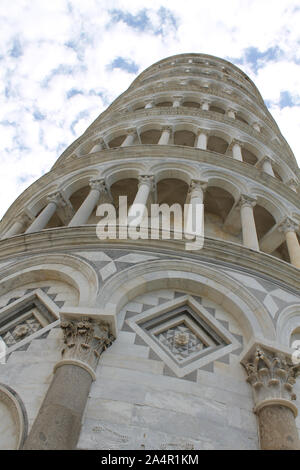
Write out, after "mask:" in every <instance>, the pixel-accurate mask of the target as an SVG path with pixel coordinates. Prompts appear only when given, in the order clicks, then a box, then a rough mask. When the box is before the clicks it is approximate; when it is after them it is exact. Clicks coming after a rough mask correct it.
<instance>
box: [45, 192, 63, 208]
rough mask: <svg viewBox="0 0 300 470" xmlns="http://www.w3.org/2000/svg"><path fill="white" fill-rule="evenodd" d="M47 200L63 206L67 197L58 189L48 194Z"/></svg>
mask: <svg viewBox="0 0 300 470" xmlns="http://www.w3.org/2000/svg"><path fill="white" fill-rule="evenodd" d="M47 202H48V203H50V202H54V204H56V205H57V207H62V206H63V205H64V204H65V199H64V197H63V195H62V193H61V192H60V191H56V192H54V193H51V194H49V195H48V196H47Z"/></svg>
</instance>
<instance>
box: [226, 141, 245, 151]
mask: <svg viewBox="0 0 300 470" xmlns="http://www.w3.org/2000/svg"><path fill="white" fill-rule="evenodd" d="M235 145H239V147H240V148H241V149H242V148H243V147H244V144H243V142H242V141H241V140H238V139H232V141H231V142H230V145H229V147H228V149H229V150H232V149H233V147H234V146H235Z"/></svg>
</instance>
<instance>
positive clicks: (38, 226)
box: [25, 192, 64, 233]
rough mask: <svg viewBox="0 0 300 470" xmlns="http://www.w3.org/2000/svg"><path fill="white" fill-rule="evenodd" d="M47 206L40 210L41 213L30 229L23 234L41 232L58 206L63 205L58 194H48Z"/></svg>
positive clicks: (61, 198) (61, 197) (60, 195)
mask: <svg viewBox="0 0 300 470" xmlns="http://www.w3.org/2000/svg"><path fill="white" fill-rule="evenodd" d="M47 202H48V204H47V206H46V207H45V208H44V209H43V210H42V212H41V213H40V214H39V215H38V216H37V218H36V219H35V220H34V221H33V222H32V224H31V225H30V227H29V228H28V229H27V230H26V232H25V233H33V232H39V231H40V230H43V229H44V228H45V227H46V225H47V223H48V222H49V220H50V219H51V217H52V216H53V214H54V213H55V212H56V210H57V208H58V206H59V205H60V204H63V202H64V199H63V196H62V194H61V193H60V192H56V193H53V194H50V195H49V196H48V197H47Z"/></svg>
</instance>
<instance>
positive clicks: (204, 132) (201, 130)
mask: <svg viewBox="0 0 300 470" xmlns="http://www.w3.org/2000/svg"><path fill="white" fill-rule="evenodd" d="M201 134H204V135H206V136H207V137H208V136H209V130H207V129H198V130H197V136H199V135H201Z"/></svg>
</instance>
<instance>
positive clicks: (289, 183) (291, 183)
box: [285, 178, 299, 193]
mask: <svg viewBox="0 0 300 470" xmlns="http://www.w3.org/2000/svg"><path fill="white" fill-rule="evenodd" d="M285 184H286V185H287V186H288V187H289V188H290V189H291V190H292V191H295V193H296V192H297V188H298V186H299V184H298V183H297V181H296V180H294V179H293V178H291V179H289V180H288V181H286V182H285Z"/></svg>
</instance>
